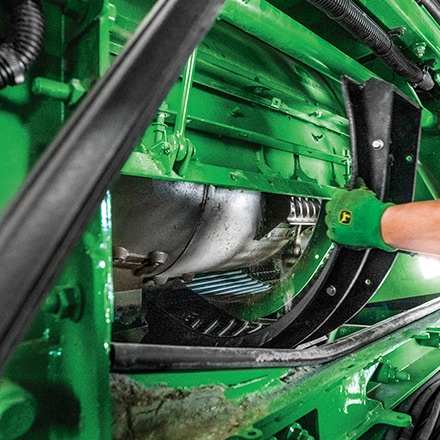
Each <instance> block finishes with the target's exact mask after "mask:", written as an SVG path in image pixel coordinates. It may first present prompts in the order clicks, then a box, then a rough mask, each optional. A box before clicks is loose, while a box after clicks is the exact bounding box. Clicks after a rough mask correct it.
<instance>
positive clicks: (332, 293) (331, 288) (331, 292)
mask: <svg viewBox="0 0 440 440" xmlns="http://www.w3.org/2000/svg"><path fill="white" fill-rule="evenodd" d="M325 292H326V293H327V295H329V296H335V295H336V287H335V286H328V287H327V289H325Z"/></svg>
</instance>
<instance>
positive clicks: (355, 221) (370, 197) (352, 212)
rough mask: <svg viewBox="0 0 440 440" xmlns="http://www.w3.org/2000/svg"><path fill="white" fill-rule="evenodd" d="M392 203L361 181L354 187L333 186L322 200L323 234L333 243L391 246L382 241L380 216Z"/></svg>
mask: <svg viewBox="0 0 440 440" xmlns="http://www.w3.org/2000/svg"><path fill="white" fill-rule="evenodd" d="M392 205H394V204H393V203H384V202H382V201H380V200H379V199H378V198H377V197H376V195H375V194H374V192H373V191H371V190H369V189H367V188H366V187H365V184H363V186H361V187H360V188H357V189H354V190H346V189H341V188H339V189H337V190H336V191H335V193H334V194H333V197H332V199H331V200H330V201H328V202H327V204H326V207H325V209H326V213H327V215H326V216H325V222H326V224H327V228H328V230H327V235H328V237H329V238H330V239H332V240H333V241H335V242H336V243H339V244H342V245H346V246H353V247H363V248H370V247H374V248H379V249H383V250H385V251H388V252H392V251H394V250H395V249H394V248H392V247H391V246H389V245H388V244H386V243H385V242H384V241H383V238H382V235H381V232H380V220H381V218H382V215H383V213H384V211H385V210H386V209H387V208H388V207H390V206H392Z"/></svg>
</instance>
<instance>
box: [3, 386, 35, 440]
mask: <svg viewBox="0 0 440 440" xmlns="http://www.w3.org/2000/svg"><path fill="white" fill-rule="evenodd" d="M35 414H36V404H35V400H34V398H33V396H32V395H31V394H30V393H29V392H27V391H26V390H25V389H23V388H21V387H20V386H18V385H17V384H15V383H13V382H11V381H9V380H7V379H4V380H2V381H0V433H1V434H0V436H1V438H2V440H15V439H17V438H19V437H22V436H23V435H24V434H25V433H26V432H28V431H29V429H30V428H31V427H32V425H33V423H34V420H35Z"/></svg>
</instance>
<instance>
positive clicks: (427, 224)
mask: <svg viewBox="0 0 440 440" xmlns="http://www.w3.org/2000/svg"><path fill="white" fill-rule="evenodd" d="M380 229H381V234H382V237H383V240H384V241H385V242H386V243H387V244H389V245H390V246H392V247H393V248H395V249H402V250H407V251H413V252H417V253H421V254H430V255H440V199H438V200H428V201H424V202H412V203H406V204H403V205H394V206H390V207H389V208H388V209H386V210H385V211H384V213H383V215H382V218H381V222H380Z"/></svg>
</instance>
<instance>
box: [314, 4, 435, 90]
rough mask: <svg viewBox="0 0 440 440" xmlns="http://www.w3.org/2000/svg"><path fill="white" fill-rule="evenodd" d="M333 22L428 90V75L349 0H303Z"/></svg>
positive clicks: (405, 76)
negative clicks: (407, 57)
mask: <svg viewBox="0 0 440 440" xmlns="http://www.w3.org/2000/svg"><path fill="white" fill-rule="evenodd" d="M307 1H308V2H309V3H310V4H312V5H314V6H316V7H317V8H318V9H320V10H321V11H323V12H324V13H325V14H327V15H328V16H329V17H330V18H331V19H332V20H335V21H337V22H338V23H339V24H340V25H341V26H342V27H343V28H344V29H345V30H347V31H348V32H349V33H350V34H351V35H353V36H354V37H356V38H359V39H361V40H362V41H364V42H365V43H366V44H367V45H368V47H370V49H371V50H372V51H373V52H374V53H375V54H376V55H377V56H378V57H379V58H381V59H382V60H383V61H384V62H385V63H386V64H387V65H388V66H389V67H390V68H391V69H392V70H393V71H394V72H396V73H398V74H399V75H400V76H402V77H403V78H405V79H406V80H407V81H409V82H410V83H411V84H413V85H414V86H417V87H419V88H420V89H422V90H431V89H432V88H433V87H434V81H433V79H432V77H431V75H430V74H429V73H428V72H426V71H425V70H423V69H421V68H420V67H418V66H417V65H416V64H414V63H412V62H411V61H409V60H408V59H406V58H405V57H404V56H403V55H402V53H401V52H400V51H399V50H398V49H397V47H396V46H395V45H394V43H393V42H392V41H391V39H390V37H389V36H388V34H387V33H386V32H385V31H384V30H383V29H381V28H380V27H379V26H378V25H377V24H376V23H375V22H374V21H373V20H372V19H371V18H370V17H368V16H367V15H366V14H365V13H364V12H363V11H362V10H361V9H359V8H358V6H356V5H355V4H354V3H352V2H351V1H350V0H307Z"/></svg>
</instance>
